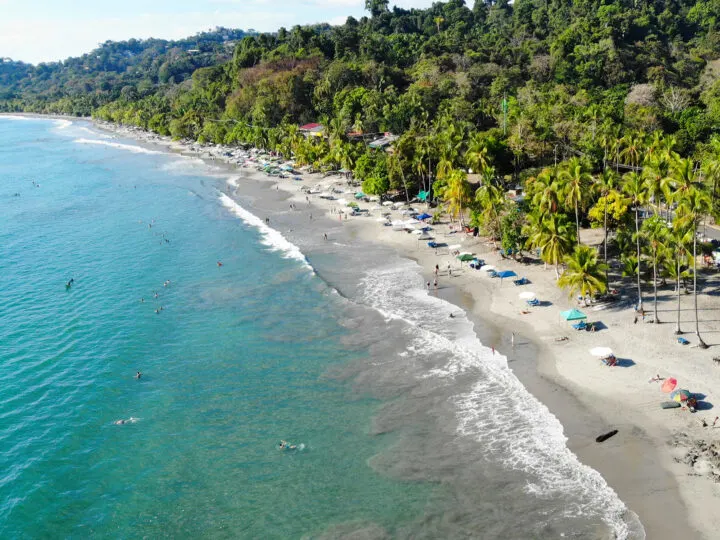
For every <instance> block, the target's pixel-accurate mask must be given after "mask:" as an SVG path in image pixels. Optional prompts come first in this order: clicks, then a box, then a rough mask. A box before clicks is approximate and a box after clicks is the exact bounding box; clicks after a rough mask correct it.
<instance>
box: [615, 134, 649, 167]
mask: <svg viewBox="0 0 720 540" xmlns="http://www.w3.org/2000/svg"><path fill="white" fill-rule="evenodd" d="M622 145H623V149H622V151H621V152H620V153H619V156H620V157H621V158H623V159H624V160H625V162H626V163H627V164H628V165H630V166H632V167H635V168H637V167H638V166H639V165H640V163H641V162H642V155H643V152H644V151H645V134H644V133H643V132H641V131H640V132H637V133H631V134H628V135H626V136H625V137H623V138H622Z"/></svg>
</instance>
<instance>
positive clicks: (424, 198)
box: [418, 191, 430, 202]
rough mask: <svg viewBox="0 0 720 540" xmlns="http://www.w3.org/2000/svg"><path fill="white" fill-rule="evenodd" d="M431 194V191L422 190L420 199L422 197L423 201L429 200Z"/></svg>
mask: <svg viewBox="0 0 720 540" xmlns="http://www.w3.org/2000/svg"><path fill="white" fill-rule="evenodd" d="M429 196H430V192H429V191H421V192H420V193H418V199H420V200H421V201H423V202H425V201H427V199H428V197H429Z"/></svg>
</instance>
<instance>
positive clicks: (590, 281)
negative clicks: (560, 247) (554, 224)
mask: <svg viewBox="0 0 720 540" xmlns="http://www.w3.org/2000/svg"><path fill="white" fill-rule="evenodd" d="M564 260H565V264H566V265H567V268H566V269H565V271H564V272H563V274H562V276H560V279H559V280H558V285H559V286H560V287H562V288H563V289H568V290H569V292H570V297H572V296H574V295H575V294H576V293H580V295H582V296H583V298H584V297H585V296H591V297H592V296H595V295H597V294H602V293H604V292H605V291H606V290H607V287H606V285H605V281H604V279H603V277H604V275H605V272H606V270H607V268H606V266H607V265H606V264H605V263H602V262H599V261H598V254H597V251H595V249H593V248H591V247H590V246H583V245H577V246H575V250H574V251H573V252H572V253H571V254H570V255H566V256H565V259H564Z"/></svg>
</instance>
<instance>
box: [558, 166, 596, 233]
mask: <svg viewBox="0 0 720 540" xmlns="http://www.w3.org/2000/svg"><path fill="white" fill-rule="evenodd" d="M558 179H559V180H560V182H562V188H561V189H562V191H563V193H564V196H565V204H567V205H568V206H569V207H572V208H574V209H575V228H576V230H577V243H578V244H580V213H579V208H582V207H583V206H584V205H585V201H586V200H587V191H588V187H589V186H590V185H591V183H592V175H591V174H590V173H589V172H587V170H586V169H585V166H584V165H583V162H582V161H581V160H580V159H579V158H572V159H570V160H569V161H568V162H567V166H566V168H564V169H562V170H561V171H560V174H559V175H558Z"/></svg>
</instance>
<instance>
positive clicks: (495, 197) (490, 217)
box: [475, 167, 507, 240]
mask: <svg viewBox="0 0 720 540" xmlns="http://www.w3.org/2000/svg"><path fill="white" fill-rule="evenodd" d="M482 176H483V180H482V184H481V185H480V187H479V188H478V189H477V190H476V191H475V201H476V202H477V203H478V204H479V205H480V208H481V209H482V213H483V215H484V216H485V219H486V221H487V222H492V223H493V224H494V225H495V228H496V230H497V231H498V232H499V234H500V238H502V222H501V213H502V210H503V207H504V206H505V203H506V202H507V199H506V198H505V192H504V190H503V189H502V186H500V185H498V184H497V182H496V180H495V169H494V168H492V167H486V168H484V169H483V171H482ZM493 240H494V237H493Z"/></svg>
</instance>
